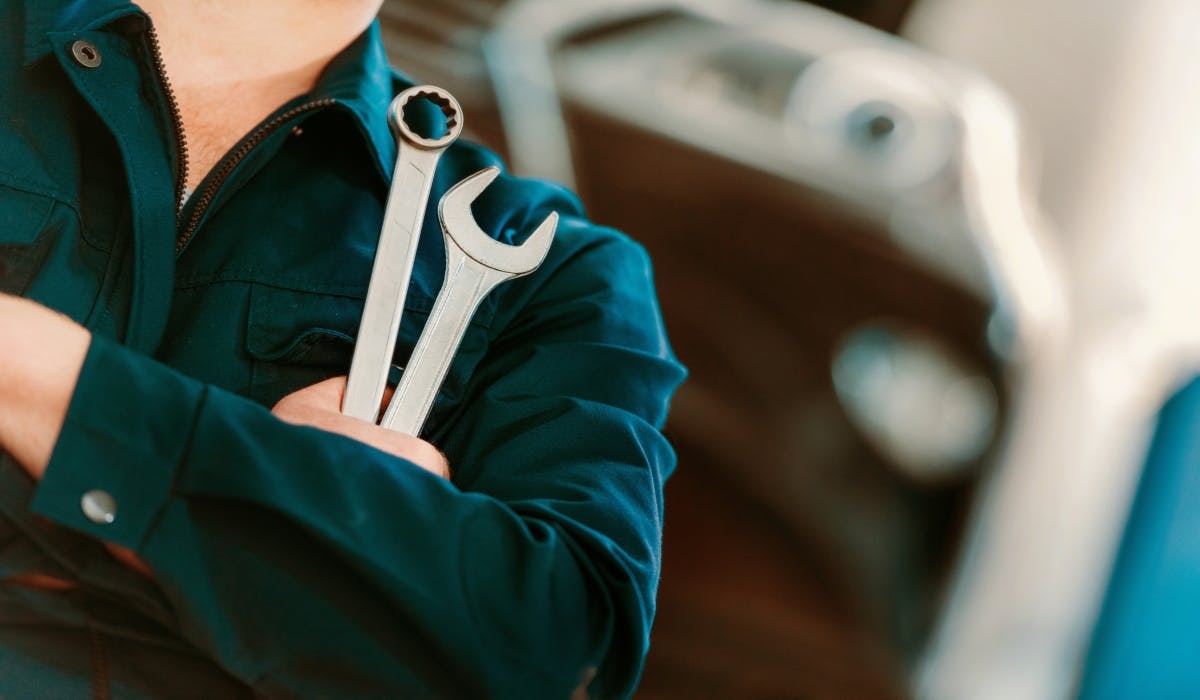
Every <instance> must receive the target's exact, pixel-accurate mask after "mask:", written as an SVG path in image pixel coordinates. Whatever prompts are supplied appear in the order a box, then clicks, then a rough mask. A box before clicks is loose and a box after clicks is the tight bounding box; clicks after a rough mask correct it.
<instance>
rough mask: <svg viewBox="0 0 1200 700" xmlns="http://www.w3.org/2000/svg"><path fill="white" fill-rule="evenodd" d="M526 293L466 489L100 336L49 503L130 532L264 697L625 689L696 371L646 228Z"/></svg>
mask: <svg viewBox="0 0 1200 700" xmlns="http://www.w3.org/2000/svg"><path fill="white" fill-rule="evenodd" d="M528 279H533V278H528ZM523 282H524V280H523ZM525 289H527V291H528V293H527V298H525V299H523V300H521V303H520V308H521V309H522V310H521V312H520V313H519V314H517V315H516V317H515V318H513V319H512V320H511V322H510V323H508V324H506V326H505V328H506V330H505V331H504V332H503V334H502V335H501V336H500V337H498V338H496V339H495V341H494V342H493V344H492V347H491V349H490V350H489V353H488V355H487V356H486V357H485V358H484V360H483V362H482V363H481V365H480V367H479V368H478V369H477V370H476V372H475V374H474V376H473V377H472V379H471V382H470V384H469V385H468V387H467V395H466V397H465V400H464V401H463V402H462V404H461V405H462V407H463V408H462V409H461V410H459V411H458V413H457V415H455V416H454V417H453V418H452V420H451V422H449V423H448V424H447V425H448V429H447V430H446V431H444V432H445V434H446V438H445V440H444V444H443V445H442V447H443V449H445V450H446V451H447V453H448V454H449V455H450V457H451V462H452V464H454V466H455V470H456V473H455V478H454V482H453V483H451V482H447V481H445V480H443V479H440V478H437V477H434V476H432V475H430V474H428V473H427V472H425V471H424V470H422V469H420V468H418V467H416V466H415V465H412V464H410V463H408V462H406V461H404V460H401V459H398V458H395V457H392V456H390V455H387V454H385V453H383V452H380V451H377V450H375V449H373V448H370V447H368V446H366V445H363V444H361V443H358V442H355V441H353V440H350V439H347V438H343V437H341V436H338V435H334V434H331V433H325V432H322V431H319V430H315V429H311V428H305V427H300V426H294V425H289V424H285V423H283V422H281V421H279V420H277V419H275V418H274V417H273V416H272V415H271V414H270V413H269V412H268V411H266V410H265V409H263V408H262V407H260V406H258V405H257V404H254V403H253V402H251V401H249V400H247V399H244V398H241V397H239V396H236V395H233V394H231V393H228V392H226V391H223V390H220V389H218V388H216V387H213V386H208V385H204V384H202V383H200V382H197V381H195V380H193V379H191V378H189V377H186V376H183V375H182V374H180V373H178V372H176V371H174V370H172V369H170V368H168V367H166V366H163V365H161V364H159V363H156V362H155V361H153V360H151V359H149V358H147V357H145V356H142V355H139V354H137V353H135V352H133V351H130V350H129V349H127V348H124V347H122V346H120V345H118V344H116V343H114V342H112V341H109V340H105V339H103V338H95V339H94V340H93V342H92V345H91V348H90V350H89V352H88V355H87V358H86V360H85V363H84V367H83V371H82V374H81V377H80V380H79V383H78V385H77V387H76V391H75V394H74V397H73V399H72V402H71V405H70V408H69V411H68V415H67V418H66V423H65V425H64V428H63V431H62V434H61V435H60V438H59V441H58V443H57V445H56V447H55V450H54V454H53V457H52V459H51V463H50V465H49V467H48V469H47V472H46V475H45V477H44V479H43V481H42V482H41V484H40V485H39V486H38V488H37V491H36V493H35V497H34V500H33V504H32V509H33V510H34V511H35V512H37V513H39V514H41V515H43V516H46V517H48V518H50V519H52V520H55V521H57V522H59V523H61V524H63V525H66V526H68V527H71V528H74V529H77V530H80V531H82V532H84V533H87V534H89V535H92V536H94V537H97V538H101V539H103V540H106V541H110V542H113V543H116V544H119V545H122V546H125V547H129V548H132V549H134V550H135V551H136V552H137V553H138V554H139V555H140V556H141V557H142V558H143V559H144V560H145V561H146V562H147V563H148V564H149V565H150V566H151V568H152V569H153V570H154V572H155V577H156V580H157V582H158V584H159V585H160V586H161V587H162V588H163V589H164V591H165V593H166V595H167V596H168V598H169V599H170V600H171V602H172V604H173V605H174V607H175V609H176V613H177V615H178V617H179V624H180V628H181V630H182V633H183V635H184V636H185V637H186V638H187V639H188V640H189V641H190V642H191V643H193V644H195V645H196V646H197V647H198V648H200V649H202V650H203V651H204V652H205V653H207V654H209V655H211V656H212V657H214V658H215V659H216V660H217V661H218V663H220V664H221V665H222V666H223V667H224V668H226V669H227V670H228V671H229V672H230V673H232V674H233V675H235V676H236V677H238V678H240V679H242V680H243V681H245V682H247V683H249V684H250V685H252V686H253V687H255V688H256V689H257V690H260V691H262V692H266V693H282V694H285V695H292V694H302V695H304V696H316V697H357V696H379V695H389V694H391V695H394V694H395V692H396V691H397V690H404V691H405V695H406V696H411V695H420V696H424V695H430V696H436V697H450V696H453V697H458V696H464V695H469V696H475V697H482V696H498V697H542V696H544V697H557V698H565V697H568V696H569V695H570V693H571V690H572V689H573V688H575V687H576V686H577V685H578V684H579V681H580V678H581V677H582V676H583V675H584V674H586V673H588V672H589V671H588V669H592V668H598V669H599V673H598V676H597V678H596V681H595V682H594V683H593V684H592V686H591V689H592V692H593V694H595V695H597V696H600V697H617V696H622V695H627V694H629V693H630V692H632V688H633V686H634V684H635V683H636V681H637V677H638V675H639V673H640V670H641V665H642V661H643V658H644V655H645V651H646V649H647V645H648V634H649V626H650V621H651V618H652V617H653V608H654V602H653V601H654V593H655V588H656V586H657V580H658V573H659V551H660V549H659V548H660V535H661V516H662V491H661V489H662V482H663V479H664V477H665V475H666V473H667V472H669V471H670V470H671V469H672V468H673V464H674V456H673V453H672V451H671V449H670V447H669V445H668V444H667V443H666V441H665V440H664V438H663V437H662V435H661V434H660V432H659V430H658V428H659V427H661V425H662V422H663V421H664V419H665V416H666V407H667V402H668V399H669V396H670V394H671V392H672V391H673V390H674V388H675V387H676V386H677V385H678V384H679V382H680V381H681V380H682V378H683V370H682V368H681V367H680V365H679V364H678V363H677V362H675V361H674V359H673V357H672V356H671V353H670V350H669V348H668V346H667V343H666V340H665V337H664V335H663V331H662V326H661V321H660V319H659V315H658V311H657V308H656V306H655V304H654V301H653V299H654V292H653V285H652V282H651V278H650V272H649V265H648V262H647V260H646V257H645V255H644V253H643V252H642V251H641V249H640V247H638V246H636V245H635V244H632V243H631V242H629V241H628V239H625V238H623V237H620V236H618V235H616V234H613V235H606V236H603V237H601V238H599V239H597V242H596V243H594V244H592V245H588V246H586V247H583V248H581V249H579V250H578V251H576V253H574V254H572V255H571V257H570V258H569V259H567V260H566V261H564V262H563V263H562V264H561V265H560V266H559V268H558V269H557V270H556V271H555V273H554V274H552V275H550V276H549V277H547V278H545V279H541V280H539V281H537V282H536V283H530V284H529V285H526V287H525ZM94 490H103V491H105V492H107V493H108V494H110V495H111V496H112V498H113V500H114V502H115V504H116V517H115V519H113V520H112V522H111V523H107V524H106V523H104V522H103V519H100V520H101V522H93V520H91V519H89V517H88V514H87V513H86V512H85V509H84V508H83V507H81V504H82V500H81V499H83V495H84V494H86V493H88V492H92V491H94ZM93 515H94V513H93Z"/></svg>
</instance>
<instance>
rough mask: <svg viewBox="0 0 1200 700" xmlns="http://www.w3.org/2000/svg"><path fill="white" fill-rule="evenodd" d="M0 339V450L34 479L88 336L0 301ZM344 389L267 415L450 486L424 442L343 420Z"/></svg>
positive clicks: (292, 399)
mask: <svg viewBox="0 0 1200 700" xmlns="http://www.w3.org/2000/svg"><path fill="white" fill-rule="evenodd" d="M0 338H3V339H4V342H0V449H2V450H4V451H5V452H8V453H9V454H10V455H12V457H13V459H15V460H16V461H17V463H18V464H20V465H21V466H22V467H24V468H25V470H26V471H27V472H29V475H30V476H31V477H33V478H34V479H35V480H36V479H40V478H41V477H42V474H43V473H44V472H45V470H46V466H47V465H48V464H49V463H50V456H51V454H52V453H53V451H54V444H55V442H56V441H57V440H58V434H59V432H60V431H61V430H62V427H63V421H64V419H65V417H66V415H67V408H68V406H69V405H70V402H71V396H72V394H73V393H74V390H75V384H76V382H77V381H78V379H79V373H80V370H81V368H82V367H83V361H84V358H85V357H86V355H87V350H88V345H89V344H90V343H91V334H90V333H88V331H87V330H86V329H84V328H83V327H82V326H80V325H79V324H77V323H75V322H74V321H72V320H70V319H68V318H67V317H65V316H63V315H62V314H59V313H57V312H54V311H52V310H50V309H47V308H46V307H44V306H41V305H39V304H36V303H34V302H31V301H28V300H25V299H20V298H17V297H12V296H8V295H4V294H0ZM345 385H346V380H345V377H335V378H333V379H329V380H326V381H324V382H321V383H319V384H315V385H313V386H311V387H307V388H304V389H301V390H299V391H297V392H295V393H293V394H290V395H288V396H286V397H284V398H283V399H281V400H280V401H279V403H278V404H276V405H275V408H274V409H273V410H272V413H274V414H275V416H276V417H278V418H279V419H281V420H284V421H287V422H289V423H294V424H297V425H307V426H310V427H314V428H319V429H321V430H325V431H328V432H331V433H337V434H340V435H344V436H346V437H350V438H353V439H355V440H358V441H359V442H362V443H365V444H367V445H370V446H372V447H374V448H376V449H379V450H382V451H384V452H387V453H389V454H392V455H395V456H397V457H401V458H403V459H407V460H408V461H410V462H412V463H413V464H416V465H417V466H419V467H421V468H423V469H426V470H427V471H429V472H430V473H433V474H436V475H438V476H441V477H443V478H449V476H450V468H449V464H448V463H447V462H446V459H445V457H444V456H443V455H442V453H441V452H439V451H438V450H437V448H435V447H434V446H433V445H431V444H429V443H428V442H425V441H424V440H421V439H419V438H416V437H412V436H410V435H404V434H402V433H397V432H394V431H391V430H386V429H384V428H380V427H379V426H377V425H374V424H372V423H368V422H366V421H361V420H358V419H356V418H350V417H347V416H344V415H342V414H341V411H340V410H339V407H340V406H341V399H342V393H343V391H344V389H345ZM386 400H387V397H385V401H386ZM107 546H108V548H109V551H111V552H112V554H113V556H115V557H116V558H117V559H119V560H121V561H122V562H124V563H125V564H127V565H128V566H130V567H131V568H133V569H135V570H137V571H140V572H142V573H143V574H146V575H151V572H150V570H149V567H147V566H146V565H145V564H144V563H143V562H142V561H141V560H140V559H138V558H137V556H136V555H135V554H134V553H133V552H131V551H130V550H128V549H126V548H124V547H120V546H117V545H114V544H109V545H107ZM21 582H23V583H25V584H26V585H30V586H34V587H42V588H60V587H63V586H64V585H65V584H64V582H60V581H57V580H54V579H48V578H46V577H43V576H41V575H38V574H31V575H30V576H28V577H24V578H23V579H22V580H21Z"/></svg>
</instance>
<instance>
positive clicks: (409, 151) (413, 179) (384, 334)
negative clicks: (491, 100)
mask: <svg viewBox="0 0 1200 700" xmlns="http://www.w3.org/2000/svg"><path fill="white" fill-rule="evenodd" d="M422 98H423V99H427V100H429V101H430V102H432V103H433V104H435V105H437V106H438V107H441V109H442V113H443V114H444V115H445V117H446V133H445V134H443V135H442V136H441V137H440V138H436V139H430V138H425V137H423V136H421V135H419V134H417V133H416V132H414V131H413V130H412V129H411V128H409V126H408V124H407V123H406V122H405V121H404V108H405V106H406V105H408V104H409V103H410V102H412V101H413V100H417V99H422ZM388 121H389V122H390V123H391V126H392V130H393V131H394V132H395V134H396V146H397V148H398V151H397V154H396V169H395V171H394V174H393V176H392V186H391V190H390V191H389V192H388V200H387V207H386V208H385V211H384V215H383V230H382V231H381V232H380V234H379V246H378V248H377V249H376V251H375V262H374V264H373V266H372V268H371V281H370V284H369V285H368V287H367V299H366V303H365V304H364V306H363V315H362V321H361V322H360V323H359V327H358V340H357V342H356V343H355V345H354V356H353V358H352V359H351V360H350V376H349V378H348V379H347V381H346V395H345V397H344V398H343V399H342V413H344V414H345V415H348V416H353V417H354V418H360V419H362V420H367V421H371V422H372V423H374V422H375V419H376V418H377V417H378V416H379V406H380V404H381V403H382V401H383V391H384V389H385V388H386V387H387V376H388V370H389V369H390V368H391V364H392V352H393V351H394V350H395V348H396V334H397V333H398V332H399V330H400V316H401V313H402V312H403V311H404V297H405V295H406V293H407V291H408V283H409V278H410V277H411V275H412V266H413V260H414V259H415V258H416V255H417V241H418V240H419V239H420V237H421V223H422V222H423V221H424V219H425V205H426V202H427V201H428V200H429V190H430V188H431V187H432V186H433V173H434V170H435V169H436V168H437V164H438V160H439V159H440V158H441V156H442V152H443V151H445V150H446V149H447V148H448V147H449V146H450V144H452V143H453V142H454V141H455V140H456V139H457V138H458V136H459V134H461V133H462V125H463V119H462V109H461V108H460V107H459V106H458V102H457V101H456V100H455V99H454V97H453V96H452V95H450V93H448V92H446V91H445V90H443V89H441V88H438V87H433V86H432V85H420V86H417V87H412V88H409V89H407V90H405V91H404V92H401V93H400V94H399V95H397V96H396V98H395V99H394V100H392V104H391V106H390V107H389V108H388Z"/></svg>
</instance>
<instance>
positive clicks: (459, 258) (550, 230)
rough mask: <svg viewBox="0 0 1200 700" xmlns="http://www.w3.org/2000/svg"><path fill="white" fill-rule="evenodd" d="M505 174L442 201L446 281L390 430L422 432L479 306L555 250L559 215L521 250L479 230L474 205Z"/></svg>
mask: <svg viewBox="0 0 1200 700" xmlns="http://www.w3.org/2000/svg"><path fill="white" fill-rule="evenodd" d="M499 174H500V171H499V169H497V168H485V169H484V170H481V171H479V172H477V173H475V174H474V175H472V176H470V177H468V178H467V179H465V180H463V181H462V182H460V183H458V184H457V185H455V186H454V187H453V188H452V189H451V190H450V191H449V192H447V193H446V195H445V196H444V197H443V198H442V201H441V205H440V207H439V210H438V213H439V215H440V217H441V221H442V232H443V234H444V238H445V242H446V278H445V281H444V282H443V283H442V289H441V291H440V292H438V297H437V301H435V302H434V305H433V310H432V311H431V312H430V314H429V321H428V323H427V324H426V326H425V329H424V330H423V331H422V332H421V337H420V339H419V340H418V341H417V345H416V347H415V348H413V353H412V357H410V358H409V361H408V366H407V367H405V370H404V374H403V375H402V376H401V378H400V385H399V386H398V387H396V393H395V395H393V396H392V401H391V403H390V404H389V405H388V408H387V411H386V412H385V413H384V416H383V420H381V421H380V425H382V426H383V427H385V428H390V429H392V430H397V431H399V432H402V433H407V434H409V435H419V434H420V432H421V427H422V425H423V424H424V423H425V418H426V417H427V416H428V415H429V409H430V408H431V407H432V406H433V399H434V397H435V396H436V395H437V391H438V388H439V387H441V384H442V380H443V379H445V377H446V372H447V371H448V370H449V369H450V362H451V360H453V359H454V353H455V351H456V350H457V349H458V345H459V343H460V342H461V341H462V337H463V333H464V332H465V331H466V329H467V325H468V324H469V323H470V322H471V317H472V316H473V315H474V314H475V309H476V308H478V306H479V303H480V302H481V301H483V298H484V297H486V296H487V294H488V292H490V291H491V290H492V289H494V288H495V287H496V286H497V285H499V284H500V283H501V282H504V281H507V280H510V279H513V278H515V277H520V276H522V275H527V274H529V273H530V272H533V271H534V270H536V269H537V268H538V266H539V265H541V263H542V260H544V259H545V257H546V253H547V252H548V251H549V250H550V243H551V241H552V240H553V239H554V231H555V229H556V228H557V227H558V214H557V213H554V212H551V213H550V214H549V215H548V216H547V217H546V218H545V219H544V220H543V221H542V223H541V224H539V225H538V227H537V229H536V230H534V232H533V233H532V234H530V235H529V238H528V239H527V240H526V241H525V242H524V243H523V244H521V245H519V246H510V245H506V244H504V243H500V242H498V241H496V240H494V239H493V238H492V237H491V236H489V235H488V234H487V233H485V232H484V231H483V230H481V229H480V228H479V225H478V224H477V223H476V222H475V218H474V216H473V215H472V214H471V203H472V202H473V201H475V198H476V197H478V196H479V195H480V193H482V192H483V191H484V190H485V189H487V186H488V185H490V184H491V183H492V181H493V180H495V179H496V177H497V176H498V175H499Z"/></svg>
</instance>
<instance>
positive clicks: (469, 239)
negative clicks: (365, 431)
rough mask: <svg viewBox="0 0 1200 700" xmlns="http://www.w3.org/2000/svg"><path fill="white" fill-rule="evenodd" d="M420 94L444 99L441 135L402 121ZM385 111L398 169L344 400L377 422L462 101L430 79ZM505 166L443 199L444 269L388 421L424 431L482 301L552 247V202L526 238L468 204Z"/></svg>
mask: <svg viewBox="0 0 1200 700" xmlns="http://www.w3.org/2000/svg"><path fill="white" fill-rule="evenodd" d="M418 98H424V99H428V100H430V101H431V102H433V103H434V104H436V105H438V106H439V107H441V109H442V113H443V114H444V115H445V117H446V133H445V134H444V135H442V136H441V137H440V138H436V139H427V138H424V137H422V136H420V135H418V134H416V133H414V132H413V131H412V130H411V129H410V128H409V126H408V124H407V123H406V122H405V120H404V107H405V105H407V104H408V103H409V102H411V101H412V100H415V99H418ZM388 118H389V121H390V122H391V125H392V128H393V130H394V131H395V132H396V135H397V138H396V140H397V145H398V147H399V150H398V153H397V156H396V170H395V175H394V176H393V179H392V186H391V190H390V192H389V193H388V202H387V207H386V210H385V212H384V224H383V230H382V232H381V233H380V237H379V245H378V248H377V250H376V253H375V262H374V265H373V266H372V269H371V280H370V283H369V285H368V287H367V298H366V303H365V305H364V309H363V316H362V321H361V322H360V324H359V333H358V340H357V342H356V344H355V348H354V356H353V358H352V359H351V364H350V376H349V379H348V380H347V385H346V395H345V397H344V398H343V401H342V413H343V414H345V415H348V416H353V417H355V418H360V419H362V420H367V421H371V422H374V421H375V418H376V416H377V415H378V412H379V405H380V402H381V400H382V398H383V392H384V389H385V388H386V385H387V375H388V371H389V369H390V368H391V357H392V352H393V351H394V349H395V345H396V335H397V332H398V331H399V329H400V318H401V315H402V312H403V310H404V297H405V295H406V291H407V289H408V284H409V278H410V277H411V275H412V267H413V261H414V260H415V258H416V251H417V242H418V240H419V238H420V232H421V223H422V221H423V219H424V216H425V206H426V202H427V200H428V199H429V192H430V189H431V186H432V183H433V173H434V169H435V168H436V166H437V162H438V160H439V159H440V157H441V154H442V152H443V151H444V150H446V148H447V147H449V146H450V144H451V143H453V142H454V140H455V139H457V138H458V136H459V134H460V133H461V132H462V115H461V108H460V107H459V106H458V102H457V101H455V99H454V98H453V97H452V96H451V95H450V94H449V93H447V92H446V91H445V90H442V89H441V88H436V87H433V86H429V85H425V86H418V87H414V88H409V89H408V90H405V91H404V92H402V93H400V94H399V95H397V96H396V98H395V99H394V100H393V101H392V104H391V107H390V108H389V109H388ZM499 174H500V171H499V169H497V168H485V169H483V170H481V171H479V172H477V173H475V174H474V175H471V176H470V177H468V178H466V179H465V180H463V181H462V182H460V183H458V184H457V185H455V186H454V187H452V188H451V189H450V191H449V192H447V193H446V195H445V196H444V197H443V198H442V200H441V204H440V206H439V208H438V215H439V219H440V220H441V225H442V234H443V238H444V242H445V245H446V273H445V279H444V280H443V283H442V288H441V291H440V292H438V297H437V300H436V301H435V302H434V306H433V309H432V311H431V312H430V315H429V319H428V321H427V322H426V324H425V328H424V330H423V331H422V333H421V336H420V338H419V339H418V340H417V344H416V347H415V348H414V349H413V352H412V356H411V357H410V358H409V361H408V366H407V367H406V368H405V371H404V374H403V375H402V377H401V380H400V385H399V386H398V387H397V388H396V392H395V394H394V395H393V397H392V400H391V403H390V404H389V405H388V408H387V411H386V412H385V413H384V416H383V419H382V421H381V422H380V425H381V426H383V427H385V428H390V429H392V430H397V431H400V432H403V433H407V434H409V435H419V434H420V432H421V427H422V426H423V424H424V422H425V418H426V417H427V416H428V414H429V410H430V408H431V407H432V406H433V399H434V397H435V396H436V395H437V391H438V389H439V388H440V387H441V384H442V380H443V379H445V377H446V372H447V371H448V370H449V368H450V362H451V360H452V359H453V358H454V353H455V352H456V351H457V350H458V345H459V343H460V342H461V341H462V338H463V334H464V333H465V331H466V329H467V325H468V324H469V323H470V321H471V317H472V316H473V315H474V313H475V310H476V309H477V308H478V306H479V303H480V302H481V301H483V299H484V297H486V296H487V294H488V293H489V292H490V291H491V290H492V289H494V288H495V287H496V286H497V285H499V284H500V283H502V282H504V281H506V280H510V279H513V278H515V277H520V276H522V275H527V274H529V273H531V272H533V271H534V270H536V269H537V268H538V266H539V265H541V263H542V260H544V259H545V257H546V253H547V252H549V250H550V243H551V242H552V240H553V238H554V232H555V229H556V228H557V227H558V214H557V213H554V212H551V213H550V214H549V215H548V216H547V217H546V218H545V219H544V220H543V221H542V223H541V224H539V225H538V227H537V229H535V230H534V232H533V233H532V234H530V235H529V238H528V239H527V240H526V241H525V243H523V244H521V245H519V246H513V245H507V244H504V243H500V242H499V241H496V240H494V239H493V238H491V237H490V236H489V235H488V234H487V233H485V232H484V231H483V230H482V229H480V228H479V225H478V224H477V223H476V222H475V218H474V216H473V214H472V213H471V204H472V203H473V202H474V201H475V199H476V198H477V197H478V196H479V195H480V194H481V193H482V192H483V191H484V190H485V189H487V187H488V185H490V184H491V183H492V182H493V181H494V180H495V179H496V177H497V176H498V175H499Z"/></svg>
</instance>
